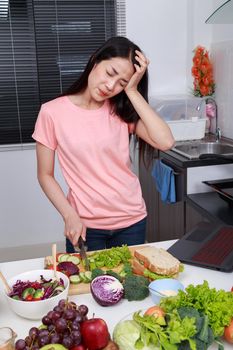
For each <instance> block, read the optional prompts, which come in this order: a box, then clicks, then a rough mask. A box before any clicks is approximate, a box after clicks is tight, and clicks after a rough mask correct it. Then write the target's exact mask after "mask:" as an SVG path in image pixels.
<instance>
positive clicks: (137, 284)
mask: <svg viewBox="0 0 233 350" xmlns="http://www.w3.org/2000/svg"><path fill="white" fill-rule="evenodd" d="M148 285H149V281H148V280H147V278H145V277H143V276H135V275H131V276H126V278H125V280H124V282H123V287H124V298H125V299H127V300H129V301H132V300H143V299H145V298H146V297H148V295H149V289H148Z"/></svg>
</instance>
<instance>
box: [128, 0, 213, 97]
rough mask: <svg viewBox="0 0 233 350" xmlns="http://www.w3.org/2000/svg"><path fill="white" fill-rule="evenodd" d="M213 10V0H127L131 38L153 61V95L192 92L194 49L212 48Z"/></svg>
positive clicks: (151, 64)
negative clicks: (207, 21)
mask: <svg viewBox="0 0 233 350" xmlns="http://www.w3.org/2000/svg"><path fill="white" fill-rule="evenodd" d="M200 9H201V10H200ZM212 9H213V3H212V0H205V1H202V0H179V1H172V0H145V1H144V2H142V1H141V0H126V15H127V16H126V24H127V36H128V37H129V39H131V40H133V41H135V43H137V44H138V45H139V46H140V47H141V49H142V50H143V51H144V52H145V53H146V55H147V56H148V58H149V59H150V61H151V63H150V66H149V74H150V95H163V94H165V95H167V94H169V95H170V94H177V93H178V94H179V93H185V92H187V87H188V91H189V89H191V87H192V82H191V79H192V78H191V73H190V71H191V65H192V55H193V53H192V50H193V49H194V48H195V47H196V46H197V45H204V46H207V48H208V47H209V46H210V42H211V33H212V29H211V27H212V26H211V25H206V24H205V20H206V18H207V17H208V16H209V15H210V13H212Z"/></svg>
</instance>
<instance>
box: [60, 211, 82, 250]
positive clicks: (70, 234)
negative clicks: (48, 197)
mask: <svg viewBox="0 0 233 350" xmlns="http://www.w3.org/2000/svg"><path fill="white" fill-rule="evenodd" d="M64 221H65V232H64V234H65V236H66V237H67V238H68V239H69V240H70V241H71V243H72V244H73V245H77V243H78V239H79V237H80V236H82V238H83V240H84V241H85V240H86V226H85V225H84V224H83V223H82V221H81V219H80V217H79V216H78V214H77V213H76V212H73V213H72V214H70V215H68V216H67V217H66V218H65V219H64Z"/></svg>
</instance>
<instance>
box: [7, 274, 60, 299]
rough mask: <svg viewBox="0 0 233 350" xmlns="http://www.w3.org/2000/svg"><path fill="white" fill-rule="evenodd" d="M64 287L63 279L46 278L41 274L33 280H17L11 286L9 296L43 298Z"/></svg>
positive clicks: (57, 292) (15, 297) (58, 291)
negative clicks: (37, 278)
mask: <svg viewBox="0 0 233 350" xmlns="http://www.w3.org/2000/svg"><path fill="white" fill-rule="evenodd" d="M64 289H65V285H64V281H63V279H62V278H60V279H55V278H52V279H49V280H46V279H45V278H44V277H43V276H42V275H41V276H40V279H39V280H37V281H34V282H31V281H26V282H25V281H21V280H18V281H16V283H15V284H14V285H13V286H12V289H11V291H10V293H9V294H8V296H9V297H11V298H13V299H16V300H22V301H36V300H44V299H49V298H51V297H54V296H55V295H58V294H60V293H61V292H63V290H64Z"/></svg>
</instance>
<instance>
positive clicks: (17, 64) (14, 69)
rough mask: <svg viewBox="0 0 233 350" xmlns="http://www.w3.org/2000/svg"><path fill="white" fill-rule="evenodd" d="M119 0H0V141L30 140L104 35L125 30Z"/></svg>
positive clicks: (117, 33)
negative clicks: (45, 108) (42, 114)
mask: <svg viewBox="0 0 233 350" xmlns="http://www.w3.org/2000/svg"><path fill="white" fill-rule="evenodd" d="M124 5H125V4H124V0H0V145H6V144H22V143H30V142H33V140H32V138H31V134H32V132H33V129H34V124H35V121H36V118H37V115H38V111H39V108H40V105H41V103H44V102H46V101H48V100H51V99H53V98H55V97H56V96H58V95H59V94H60V93H61V92H62V91H64V90H65V89H66V88H67V87H68V86H70V85H71V84H72V82H74V81H75V80H76V79H77V78H78V77H79V75H80V74H81V72H82V71H83V69H84V67H85V65H86V62H87V60H88V59H89V57H90V55H91V54H92V53H93V51H94V50H95V49H97V48H98V47H99V46H100V45H101V44H102V43H103V42H104V41H105V40H107V39H108V38H110V37H111V36H115V35H125V6H124Z"/></svg>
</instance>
